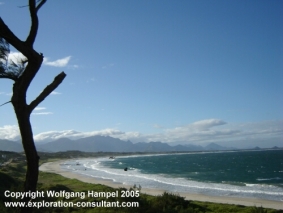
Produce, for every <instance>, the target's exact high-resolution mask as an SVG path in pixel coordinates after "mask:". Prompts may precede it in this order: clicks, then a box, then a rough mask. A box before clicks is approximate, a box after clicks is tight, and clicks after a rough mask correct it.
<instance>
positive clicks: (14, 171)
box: [0, 153, 283, 213]
mask: <svg viewBox="0 0 283 213" xmlns="http://www.w3.org/2000/svg"><path fill="white" fill-rule="evenodd" d="M69 154H70V153H64V155H62V154H61V156H64V157H66V158H68V156H69ZM77 154H78V153H77ZM100 154H101V153H100ZM72 155H74V153H73V154H72ZM82 155H84V157H86V156H85V154H82ZM101 155H102V154H101ZM92 156H94V154H92ZM77 157H81V156H77ZM58 159H62V158H59V157H58V155H56V154H50V155H48V154H45V156H44V157H42V156H41V161H40V164H42V163H43V162H48V161H54V160H58ZM0 168H1V167H0ZM24 178H25V162H16V163H13V162H12V163H10V164H8V165H7V166H5V167H2V168H1V170H0V180H1V182H0V191H1V194H0V200H1V202H0V212H3V213H6V212H7V213H13V212H18V210H19V209H16V208H6V207H4V201H15V199H13V198H6V197H5V196H4V193H3V192H4V191H5V190H7V189H9V190H10V191H22V186H23V183H24ZM48 190H49V191H50V190H52V191H57V192H59V191H63V190H65V191H67V192H85V193H86V194H87V192H88V190H93V191H96V192H115V191H116V190H118V191H119V192H120V193H119V197H115V198H108V200H107V201H109V202H116V201H119V202H120V203H121V202H133V201H134V202H138V203H139V208H92V207H89V208H76V207H69V208H60V207H52V208H40V209H35V210H34V212H43V213H44V212H50V213H51V212H57V213H60V212H62V213H64V212H73V213H96V212H97V213H114V212H115V213H120V212H121V213H122V212H123V213H127V212H136V213H139V212H140V213H206V212H207V213H208V212H209V213H283V211H282V210H274V209H266V208H261V207H245V206H240V205H229V204H218V203H210V202H199V201H188V200H185V199H184V198H183V197H180V196H178V195H176V194H172V193H166V192H165V193H164V194H162V195H160V196H150V195H145V194H141V195H140V196H139V197H128V198H125V197H121V196H120V195H121V191H122V190H126V189H123V188H120V189H113V188H111V187H108V186H105V185H101V184H90V183H84V182H81V181H78V180H76V179H69V178H65V177H63V176H61V175H57V174H54V173H47V172H40V173H39V179H38V191H44V192H45V195H46V191H48ZM135 190H137V188H135V187H133V188H131V189H129V192H131V191H132V192H134V191H135ZM43 199H44V200H45V201H53V202H54V201H59V200H62V199H64V201H69V202H78V201H85V202H94V201H101V200H105V198H93V197H85V198H84V199H83V200H82V199H81V198H79V197H75V198H70V199H68V200H67V199H65V198H47V197H45V198H36V199H35V201H42V200H43Z"/></svg>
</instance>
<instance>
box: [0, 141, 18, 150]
mask: <svg viewBox="0 0 283 213" xmlns="http://www.w3.org/2000/svg"><path fill="white" fill-rule="evenodd" d="M0 150H2V151H13V152H22V151H23V146H22V144H21V143H18V142H14V141H9V140H3V139H0Z"/></svg>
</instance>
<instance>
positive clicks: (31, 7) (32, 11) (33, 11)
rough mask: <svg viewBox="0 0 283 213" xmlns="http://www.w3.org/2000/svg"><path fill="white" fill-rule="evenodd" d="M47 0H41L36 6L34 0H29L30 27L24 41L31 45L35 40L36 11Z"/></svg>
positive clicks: (36, 28)
mask: <svg viewBox="0 0 283 213" xmlns="http://www.w3.org/2000/svg"><path fill="white" fill-rule="evenodd" d="M46 1H47V0H41V1H40V3H39V4H38V5H37V6H36V2H35V0H29V11H30V17H31V27H30V32H29V35H28V37H27V39H26V43H27V44H28V45H29V46H30V47H32V46H33V43H34V41H35V37H36V34H37V30H38V17H37V11H38V10H39V9H40V8H41V7H42V5H44V3H45V2H46Z"/></svg>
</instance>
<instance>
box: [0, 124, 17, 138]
mask: <svg viewBox="0 0 283 213" xmlns="http://www.w3.org/2000/svg"><path fill="white" fill-rule="evenodd" d="M0 139H6V140H19V139H20V132H19V128H18V126H16V125H5V126H3V127H0Z"/></svg>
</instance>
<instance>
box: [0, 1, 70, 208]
mask: <svg viewBox="0 0 283 213" xmlns="http://www.w3.org/2000/svg"><path fill="white" fill-rule="evenodd" d="M46 1H47V0H29V1H28V7H29V12H30V17H31V27H30V31H29V34H28V36H27V38H26V40H25V41H22V40H20V39H19V38H18V37H17V36H16V35H14V33H13V32H12V31H11V30H10V29H9V27H8V26H7V25H6V24H5V23H4V21H3V20H2V18H1V17H0V49H1V50H0V78H7V79H11V80H13V81H14V84H13V95H12V98H11V101H10V102H11V103H12V105H13V107H14V111H15V114H16V117H17V120H18V125H19V129H20V134H21V138H22V144H23V148H24V151H25V154H26V160H27V171H26V179H25V183H24V190H25V191H26V192H28V191H32V192H34V191H36V186H37V180H38V162H39V157H38V154H37V151H36V147H35V145H34V139H33V133H32V127H31V123H30V115H31V113H32V111H33V110H34V109H35V107H36V106H38V104H40V103H41V102H42V101H43V100H44V99H45V98H46V97H47V96H48V95H49V94H50V93H51V92H52V91H53V90H55V89H56V88H57V87H58V86H59V84H60V83H61V82H62V81H63V80H64V78H65V77H66V74H65V73H64V72H61V73H60V74H59V75H57V76H56V77H55V78H54V80H53V82H52V83H51V84H49V85H48V86H46V87H45V89H44V90H43V91H42V92H41V93H40V94H39V95H38V97H37V98H35V99H34V100H33V101H32V102H31V103H29V104H28V103H27V101H26V93H27V90H28V88H29V86H30V83H31V82H32V80H33V78H34V77H35V75H36V73H37V72H38V71H39V69H40V67H41V64H42V62H43V55H42V54H41V53H38V52H36V51H35V50H34V49H33V44H34V41H35V38H36V35H37V30H38V16H37V13H38V11H39V9H40V8H41V7H42V6H43V5H44V4H45V3H46ZM9 44H10V45H12V46H13V47H14V48H16V49H17V50H18V51H19V52H21V53H22V54H23V55H24V56H25V58H26V59H23V60H21V61H20V62H19V63H16V62H10V63H9V61H8V54H9V51H10V49H9ZM29 199H30V198H28V197H26V198H25V199H24V201H25V202H27V201H28V200H29ZM30 210H31V209H26V208H24V209H22V212H29V211H30Z"/></svg>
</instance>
